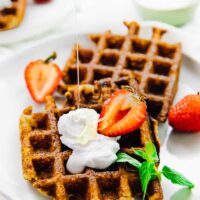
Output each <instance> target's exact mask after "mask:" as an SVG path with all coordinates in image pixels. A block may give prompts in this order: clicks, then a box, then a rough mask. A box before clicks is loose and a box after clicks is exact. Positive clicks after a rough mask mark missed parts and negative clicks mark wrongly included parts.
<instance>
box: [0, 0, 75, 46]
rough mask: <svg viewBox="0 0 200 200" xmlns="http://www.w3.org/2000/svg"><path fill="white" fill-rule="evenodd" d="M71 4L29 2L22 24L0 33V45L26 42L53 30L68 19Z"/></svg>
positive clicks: (61, 0)
mask: <svg viewBox="0 0 200 200" xmlns="http://www.w3.org/2000/svg"><path fill="white" fill-rule="evenodd" d="M73 4H74V2H73V0H52V1H51V2H49V3H45V4H35V3H33V0H29V1H28V5H27V9H26V14H25V17H24V20H23V22H22V24H21V25H20V26H19V27H18V28H16V29H12V30H8V31H3V32H0V45H8V44H13V43H16V42H19V41H22V40H27V39H30V38H33V37H35V36H38V35H40V34H42V33H45V32H47V31H50V30H52V29H54V28H55V27H56V26H58V24H60V23H61V22H63V20H64V19H65V21H66V20H67V17H70V16H69V15H70V14H72V11H73V8H74V5H73Z"/></svg>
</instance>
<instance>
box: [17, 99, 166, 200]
mask: <svg viewBox="0 0 200 200" xmlns="http://www.w3.org/2000/svg"><path fill="white" fill-rule="evenodd" d="M72 109H73V108H72V107H68V109H67V108H65V110H60V109H58V108H56V105H55V102H54V99H53V98H52V97H48V98H47V101H46V109H45V111H43V112H40V113H32V108H31V107H28V108H27V109H25V110H24V113H23V115H22V116H21V119H20V131H21V144H22V166H23V175H24V178H25V179H26V180H28V181H30V182H31V183H32V185H33V187H34V188H36V189H37V190H39V191H40V192H41V193H42V194H44V195H47V196H49V197H51V198H52V199H55V200H108V199H109V200H134V199H136V198H137V197H139V196H141V195H142V193H141V184H140V179H139V177H138V172H137V171H136V169H135V168H134V167H132V166H130V165H128V164H122V163H115V164H113V165H112V166H110V167H109V168H107V169H105V170H97V169H91V168H87V169H85V171H84V172H83V173H81V174H76V175H72V174H70V173H69V172H68V171H67V170H66V162H67V160H68V158H69V156H70V154H71V150H70V149H69V148H68V147H66V146H64V145H62V144H61V141H60V135H59V133H58V129H57V121H58V119H59V117H60V116H61V115H62V114H63V113H67V112H69V111H70V110H72ZM156 131H157V123H156V122H155V121H153V120H151V118H147V119H146V121H145V122H144V124H143V125H142V126H141V128H140V129H138V130H136V131H134V132H132V133H129V134H127V135H125V136H122V137H121V139H120V141H119V143H120V151H122V152H127V153H128V154H130V155H133V151H134V149H143V148H144V146H145V144H146V143H147V141H149V140H152V142H153V143H154V144H155V146H156V148H157V151H158V152H159V145H160V144H159V140H158V138H157V132H156ZM147 199H149V200H162V199H163V195H162V189H161V186H160V183H159V181H158V180H154V181H152V182H151V183H150V185H149V187H148V197H147Z"/></svg>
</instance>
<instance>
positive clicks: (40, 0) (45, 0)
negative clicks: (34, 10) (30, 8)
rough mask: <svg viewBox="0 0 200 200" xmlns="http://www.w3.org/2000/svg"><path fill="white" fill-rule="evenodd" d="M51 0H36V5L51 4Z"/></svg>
mask: <svg viewBox="0 0 200 200" xmlns="http://www.w3.org/2000/svg"><path fill="white" fill-rule="evenodd" d="M50 1H51V0H34V2H35V3H38V4H43V3H47V2H50Z"/></svg>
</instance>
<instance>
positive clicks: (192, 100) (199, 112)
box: [168, 93, 200, 132]
mask: <svg viewBox="0 0 200 200" xmlns="http://www.w3.org/2000/svg"><path fill="white" fill-rule="evenodd" d="M168 119H169V124H170V125H171V126H172V127H173V128H174V129H175V130H177V131H182V132H198V131H200V94H199V93H198V94H197V95H187V96H186V97H184V98H183V99H182V100H180V101H179V102H178V103H177V104H176V105H175V106H174V107H172V108H171V110H170V112H169V115H168Z"/></svg>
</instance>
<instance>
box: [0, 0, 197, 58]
mask: <svg viewBox="0 0 200 200" xmlns="http://www.w3.org/2000/svg"><path fill="white" fill-rule="evenodd" d="M70 6H71V5H70ZM72 9H73V10H74V12H72V14H70V15H68V16H67V17H66V19H64V20H63V21H64V23H61V24H59V25H58V24H57V25H56V27H55V29H54V30H53V31H50V32H48V33H45V34H43V35H41V34H40V36H38V37H34V38H32V39H31V40H26V41H21V42H18V43H14V44H12V45H4V46H0V60H1V59H4V58H5V57H7V56H8V55H10V54H13V53H15V52H16V51H20V50H24V49H26V48H29V47H30V46H33V45H35V44H37V43H39V42H40V41H41V40H45V39H48V38H49V37H54V36H55V35H58V34H62V33H66V34H73V33H75V32H78V33H83V32H85V33H89V32H103V31H105V30H107V29H112V30H113V31H118V32H119V31H120V29H123V25H122V22H123V21H125V20H126V21H131V20H137V21H141V20H142V18H141V17H140V16H139V14H138V12H137V10H136V8H135V5H134V0H126V1H124V0H74V7H73V8H72ZM75 10H76V12H75ZM58 12H59V10H58ZM75 13H77V14H75ZM50 14H51V13H47V15H46V16H48V15H50ZM180 29H183V30H185V31H186V32H189V33H191V34H192V35H196V36H198V35H199V34H200V7H199V8H198V9H197V12H196V14H195V17H194V19H193V21H191V22H190V23H189V24H186V25H185V26H183V27H180ZM195 38H198V37H195ZM0 39H1V38H0ZM195 40H197V41H195V43H196V44H198V43H199V46H200V38H199V40H198V39H195Z"/></svg>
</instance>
